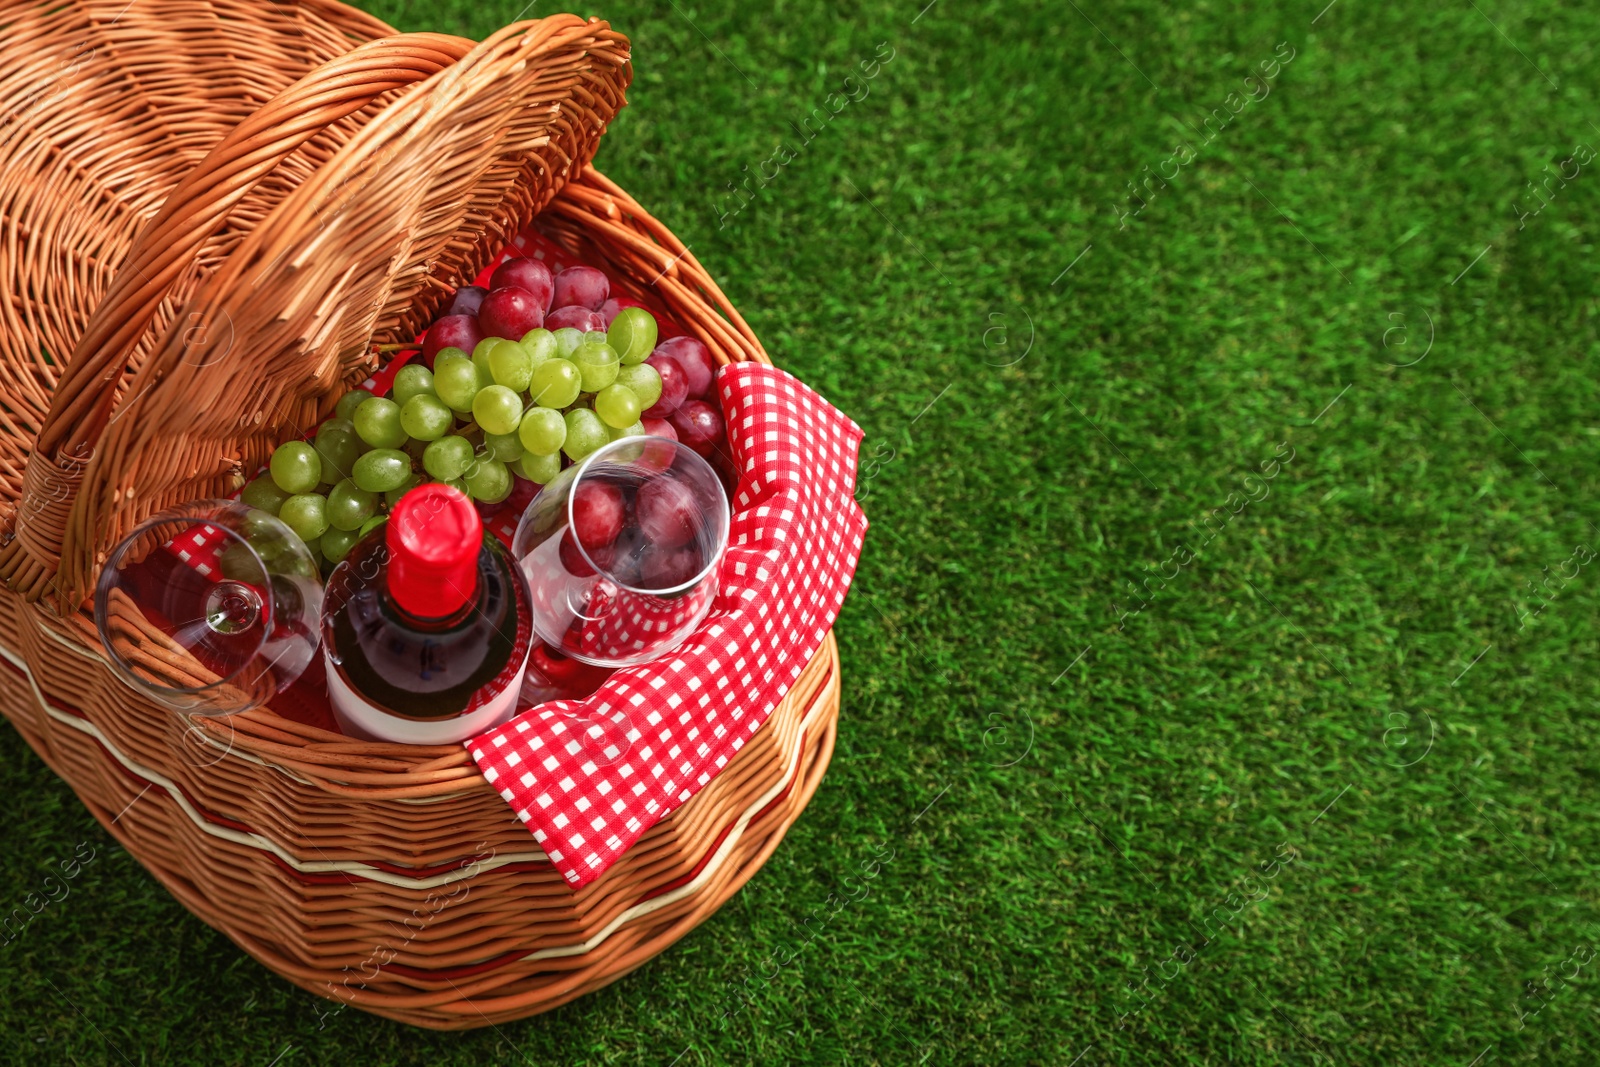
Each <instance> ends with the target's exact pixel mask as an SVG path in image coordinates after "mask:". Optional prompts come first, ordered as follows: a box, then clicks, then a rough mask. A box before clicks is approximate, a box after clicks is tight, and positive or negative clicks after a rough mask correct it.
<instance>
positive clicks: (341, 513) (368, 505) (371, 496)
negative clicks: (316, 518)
mask: <svg viewBox="0 0 1600 1067" xmlns="http://www.w3.org/2000/svg"><path fill="white" fill-rule="evenodd" d="M377 510H378V494H377V493H372V492H368V491H367V490H365V489H362V488H361V487H360V486H358V485H356V483H355V482H353V481H351V480H350V479H349V478H346V479H345V480H344V481H342V482H340V483H339V484H338V485H336V486H334V487H333V492H331V493H329V494H328V525H329V526H332V527H333V528H334V529H335V530H359V529H360V528H361V524H362V523H364V522H366V521H367V520H368V519H370V518H372V515H373V513H374V512H375V511H377ZM328 558H329V559H332V558H333V557H332V556H329V557H328Z"/></svg>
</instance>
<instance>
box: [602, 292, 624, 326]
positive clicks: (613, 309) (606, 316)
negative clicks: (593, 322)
mask: <svg viewBox="0 0 1600 1067" xmlns="http://www.w3.org/2000/svg"><path fill="white" fill-rule="evenodd" d="M621 310H622V305H621V304H619V303H617V298H616V297H612V298H611V299H610V300H607V301H606V302H605V303H604V304H601V305H600V318H601V320H602V321H604V322H605V324H606V329H608V330H609V329H611V324H612V323H613V322H614V321H616V318H617V313H618V312H620V311H621Z"/></svg>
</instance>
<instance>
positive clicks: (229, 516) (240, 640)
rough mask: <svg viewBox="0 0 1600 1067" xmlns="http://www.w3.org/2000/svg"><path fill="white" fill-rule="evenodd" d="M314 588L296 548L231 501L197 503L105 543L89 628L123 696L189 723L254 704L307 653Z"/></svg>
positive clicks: (293, 675) (316, 581) (279, 526)
mask: <svg viewBox="0 0 1600 1067" xmlns="http://www.w3.org/2000/svg"><path fill="white" fill-rule="evenodd" d="M321 614H322V580H321V576H320V575H319V573H318V571H317V565H316V563H315V561H314V560H313V559H312V556H311V553H310V551H309V550H308V549H307V548H306V546H305V544H304V542H302V541H301V540H300V539H299V538H298V537H296V536H295V534H294V532H293V531H292V530H290V529H289V527H288V526H286V525H284V524H283V523H282V522H281V521H280V520H278V519H277V518H274V517H273V516H272V515H269V514H268V513H267V512H265V511H261V510H259V509H257V508H252V507H250V506H249V505H247V504H242V503H240V502H238V501H236V500H200V501H196V502H194V503H191V504H187V505H184V506H182V507H179V508H176V509H173V510H171V511H166V512H163V513H161V514H160V515H157V516H155V517H154V518H151V519H150V520H149V521H147V522H145V523H144V524H142V525H141V526H139V527H138V529H136V530H134V531H133V532H132V533H130V534H129V535H128V536H127V537H125V538H123V539H122V540H121V541H120V542H118V543H117V546H116V547H115V548H114V549H112V550H111V555H110V557H109V558H108V559H107V560H106V565H105V568H104V569H103V570H102V571H101V572H100V581H99V583H98V584H97V586H96V588H95V595H94V622H95V627H96V628H97V629H98V630H99V631H100V641H101V643H102V644H104V646H105V649H106V653H107V656H108V658H109V660H110V662H111V666H112V667H113V668H114V669H115V670H116V672H117V674H118V675H120V676H121V678H122V680H123V681H125V682H127V683H128V684H129V685H130V686H132V687H133V688H134V689H136V690H138V691H139V692H141V693H144V694H146V695H147V696H150V697H152V698H154V699H155V700H156V701H158V702H160V703H162V704H165V705H166V706H168V707H170V708H174V709H176V710H178V711H182V712H185V713H186V714H188V715H192V716H218V715H232V714H235V713H237V712H241V711H249V710H250V709H251V708H255V707H259V706H260V705H262V704H264V703H266V702H267V701H268V700H270V699H271V698H272V697H273V696H274V695H276V694H277V693H279V692H281V691H282V690H284V689H286V688H287V687H288V686H290V685H291V684H293V683H294V681H295V679H297V678H299V677H300V674H301V672H302V671H304V670H305V669H306V666H307V665H308V664H309V663H310V662H311V657H312V655H313V654H314V653H315V652H316V649H317V644H318V641H319V635H320V630H319V626H318V622H319V619H320V618H321Z"/></svg>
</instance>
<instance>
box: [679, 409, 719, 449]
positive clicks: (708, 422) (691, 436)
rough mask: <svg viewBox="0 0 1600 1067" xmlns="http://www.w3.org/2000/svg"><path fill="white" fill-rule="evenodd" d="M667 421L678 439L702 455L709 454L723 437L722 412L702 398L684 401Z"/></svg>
mask: <svg viewBox="0 0 1600 1067" xmlns="http://www.w3.org/2000/svg"><path fill="white" fill-rule="evenodd" d="M667 421H668V422H670V423H672V428H673V429H674V430H677V431H678V440H679V441H682V442H683V443H684V444H686V445H688V446H689V447H690V448H692V449H694V450H695V451H696V452H698V453H700V455H702V456H709V455H711V452H712V450H713V449H715V448H716V447H717V445H718V444H720V443H721V441H722V439H723V438H722V414H721V413H720V412H718V411H717V409H716V408H714V407H712V406H711V405H710V404H708V403H706V402H705V401H704V400H687V401H685V402H684V404H683V406H682V407H680V408H679V409H678V410H677V411H674V412H673V413H672V414H671V415H670V416H668V418H667Z"/></svg>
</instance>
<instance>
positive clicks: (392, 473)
mask: <svg viewBox="0 0 1600 1067" xmlns="http://www.w3.org/2000/svg"><path fill="white" fill-rule="evenodd" d="M410 474H411V457H410V456H408V455H406V454H405V453H404V452H401V451H399V450H398V449H393V448H374V449H373V450H372V451H371V452H368V453H367V454H366V455H364V456H362V457H361V458H360V459H358V460H356V466H355V469H354V470H353V471H351V472H350V480H351V481H353V482H355V483H356V485H357V487H359V488H361V489H365V490H366V491H367V492H369V493H383V492H387V491H388V490H390V489H394V488H396V487H398V486H399V485H400V484H401V483H402V482H404V481H405V480H406V478H407V477H409V476H410Z"/></svg>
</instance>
